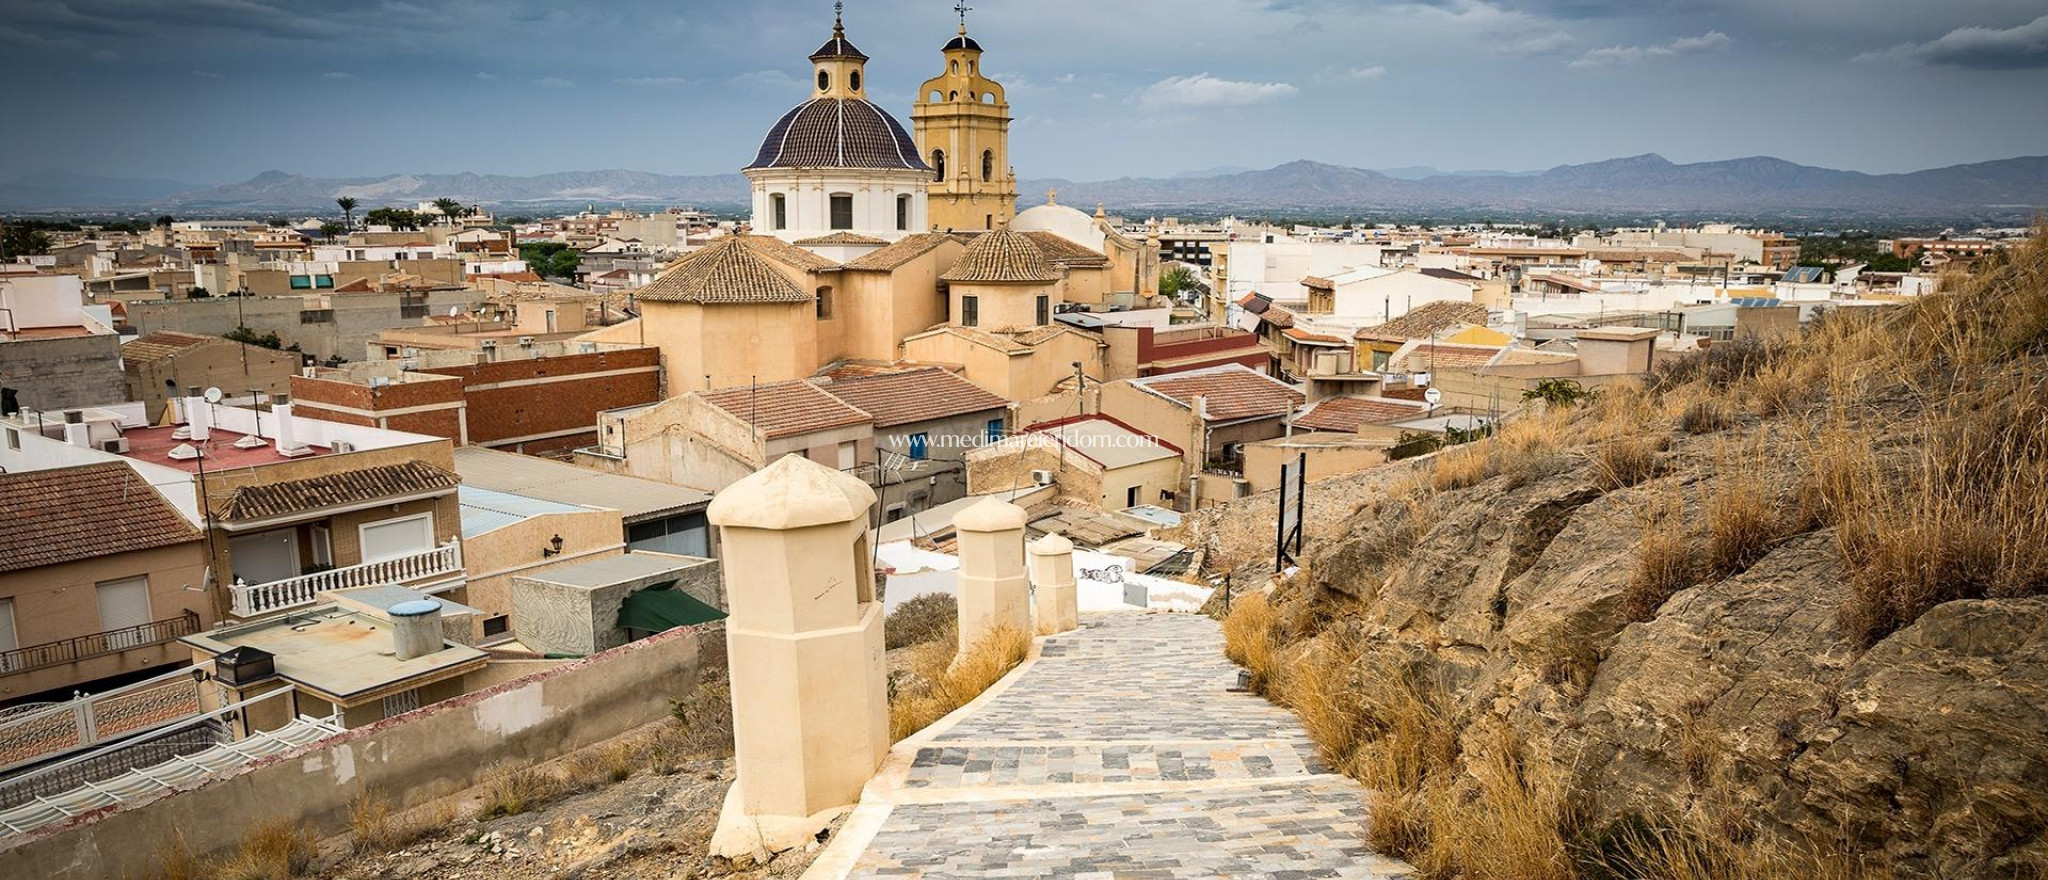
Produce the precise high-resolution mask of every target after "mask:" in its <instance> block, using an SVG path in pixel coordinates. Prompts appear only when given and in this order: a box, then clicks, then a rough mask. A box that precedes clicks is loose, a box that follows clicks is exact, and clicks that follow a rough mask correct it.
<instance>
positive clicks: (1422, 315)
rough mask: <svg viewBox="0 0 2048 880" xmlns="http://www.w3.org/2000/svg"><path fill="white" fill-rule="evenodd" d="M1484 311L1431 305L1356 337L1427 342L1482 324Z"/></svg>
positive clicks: (1464, 304)
mask: <svg viewBox="0 0 2048 880" xmlns="http://www.w3.org/2000/svg"><path fill="white" fill-rule="evenodd" d="M1485 323H1486V307H1485V306H1482V305H1480V304H1478V303H1468V302H1453V301H1449V300H1445V301H1441V302H1433V303H1430V304H1428V305H1424V306H1418V307H1416V308H1414V309H1410V310H1409V311H1408V314H1405V315H1402V316H1401V317H1398V318H1395V319H1394V320H1391V321H1388V322H1386V323H1384V324H1381V325H1379V326H1377V327H1367V328H1365V329H1363V330H1360V331H1358V333H1357V334H1356V335H1357V336H1358V338H1360V339H1395V340H1405V339H1427V338H1428V337H1429V335H1430V334H1432V333H1440V332H1442V331H1444V330H1448V329H1450V328H1452V327H1456V326H1458V325H1460V324H1481V325H1483V324H1485Z"/></svg>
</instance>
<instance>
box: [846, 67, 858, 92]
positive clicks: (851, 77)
mask: <svg viewBox="0 0 2048 880" xmlns="http://www.w3.org/2000/svg"><path fill="white" fill-rule="evenodd" d="M846 87H847V88H849V89H852V90H854V91H856V92H858V91H860V71H858V70H856V71H854V72H852V73H849V74H847V75H846Z"/></svg>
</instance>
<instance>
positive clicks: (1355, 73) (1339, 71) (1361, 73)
mask: <svg viewBox="0 0 2048 880" xmlns="http://www.w3.org/2000/svg"><path fill="white" fill-rule="evenodd" d="M1386 73H1387V68H1386V67H1385V66H1383V65H1379V64H1374V65H1371V66H1369V67H1352V68H1336V67H1325V68H1323V71H1322V72H1321V73H1318V74H1316V79H1318V80H1321V81H1323V82H1365V81H1366V80H1371V79H1379V78H1380V77H1382V76H1385V75H1386Z"/></svg>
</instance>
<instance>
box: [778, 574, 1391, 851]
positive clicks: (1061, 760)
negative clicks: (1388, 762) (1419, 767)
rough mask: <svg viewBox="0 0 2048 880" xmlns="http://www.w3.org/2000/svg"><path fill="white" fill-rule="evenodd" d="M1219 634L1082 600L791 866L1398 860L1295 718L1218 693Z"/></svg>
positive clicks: (1187, 620)
mask: <svg viewBox="0 0 2048 880" xmlns="http://www.w3.org/2000/svg"><path fill="white" fill-rule="evenodd" d="M1222 648H1223V635H1222V631H1221V628H1220V627H1219V626H1218V625H1217V624H1216V622H1215V621H1213V620H1210V619H1209V618H1207V617H1202V616H1199V615H1192V614H1157V613H1152V614H1147V613H1129V614H1101V615H1086V616H1084V617H1083V618H1082V620H1081V628H1080V629H1079V630H1077V631H1075V632H1071V633H1066V634H1062V635H1057V636H1052V637H1049V638H1046V639H1044V640H1042V641H1041V642H1040V644H1039V649H1038V652H1037V656H1035V657H1034V658H1033V659H1031V660H1029V661H1027V663H1026V665H1025V666H1024V667H1023V668H1022V669H1020V670H1019V671H1017V672H1014V673H1012V674H1011V675H1010V676H1009V677H1008V678H1006V679H1004V681H1002V682H1000V683H998V684H997V685H996V686H995V687H994V688H991V689H990V690H989V692H988V693H987V694H984V695H983V696H982V698H981V699H979V700H977V701H975V702H974V703H973V704H970V705H969V706H968V707H967V708H966V709H964V710H962V711H961V712H959V713H955V714H954V715H953V716H950V717H949V718H947V719H946V720H944V721H941V722H939V723H938V724H935V725H933V726H932V727H931V728H930V729H928V730H925V731H923V732H921V733H919V734H918V735H916V736H913V737H911V738H910V739H907V740H904V741H903V742H901V743H898V744H897V745H896V748H895V750H894V751H893V752H892V753H891V756H890V760H889V762H888V764H886V765H885V766H884V767H883V770H882V773H881V774H880V775H879V776H877V778H876V779H875V780H874V781H873V782H871V783H869V785H868V788H867V792H866V795H865V796H864V797H863V798H862V800H861V804H860V807H859V808H858V809H856V811H855V812H854V814H853V816H852V817H850V818H849V819H848V820H847V822H846V824H845V826H844V827H843V828H842V829H841V831H840V834H839V837H838V838H837V839H836V840H834V841H833V843H832V845H831V848H830V849H829V850H827V851H826V852H825V853H823V854H821V855H820V857H819V859H818V860H817V861H816V862H815V863H814V864H813V865H812V867H811V870H810V872H809V873H807V874H806V875H805V877H806V878H807V880H837V878H842V877H853V878H890V877H908V878H933V880H937V878H953V877H961V878H967V877H1015V878H1025V877H1069V878H1078V880H1127V878H1129V880H1136V878H1147V880H1149V878H1183V877H1243V878H1311V877H1365V878H1383V877H1406V876H1408V875H1409V874H1410V873H1411V870H1410V869H1409V868H1408V867H1407V866H1406V865H1404V864H1402V863H1400V862H1398V861H1395V860H1392V859H1388V858H1385V857H1382V856H1379V855H1376V854H1374V853H1373V852H1372V851H1371V850H1370V849H1369V848H1367V847H1366V845H1365V842H1364V839H1363V836H1362V835H1363V833H1364V829H1365V800H1364V791H1363V790H1362V789H1361V788H1359V786H1358V784H1357V783H1356V782H1354V781H1352V780H1351V779H1348V778H1346V777H1343V776H1339V775H1336V774H1334V773H1331V772H1330V771H1329V770H1328V768H1325V767H1324V766H1322V764H1321V762H1320V761H1319V760H1317V758H1316V753H1315V746H1314V745H1313V744H1312V743H1310V742H1309V739H1308V736H1307V735H1306V734H1305V733H1303V732H1302V730H1301V725H1300V724H1299V723H1298V722H1297V721H1296V720H1295V718H1294V716H1293V715H1292V714H1290V713H1288V712H1287V711H1285V710H1283V709H1280V708H1278V707H1275V706H1273V705H1271V704H1269V703H1267V702H1266V701H1265V700H1263V699H1261V698H1259V697H1257V696H1253V695H1251V694H1239V693H1230V692H1229V691H1228V688H1229V687H1230V686H1231V685H1233V684H1234V683H1235V681H1236V678H1237V668H1236V667H1235V666H1232V665H1231V664H1230V662H1229V661H1227V660H1225V659H1223V650H1222Z"/></svg>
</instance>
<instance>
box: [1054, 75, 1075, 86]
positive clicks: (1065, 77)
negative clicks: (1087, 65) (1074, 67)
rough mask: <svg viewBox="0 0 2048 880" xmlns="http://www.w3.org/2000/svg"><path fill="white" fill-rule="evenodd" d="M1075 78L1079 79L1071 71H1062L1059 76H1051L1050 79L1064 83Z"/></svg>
mask: <svg viewBox="0 0 2048 880" xmlns="http://www.w3.org/2000/svg"><path fill="white" fill-rule="evenodd" d="M1077 79H1080V77H1077V76H1075V75H1073V74H1071V73H1062V74H1060V75H1059V76H1056V77H1053V78H1052V81H1053V82H1056V83H1060V84H1062V85H1064V84H1066V83H1070V82H1073V81H1074V80H1077Z"/></svg>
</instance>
